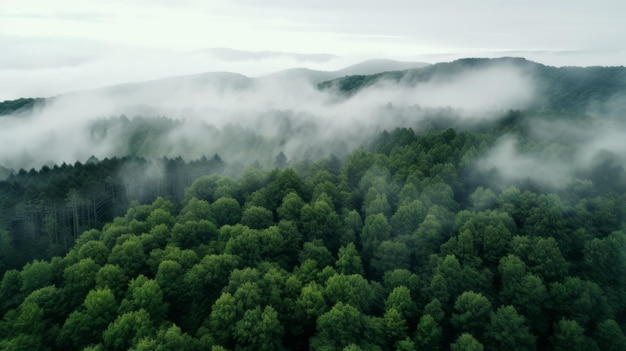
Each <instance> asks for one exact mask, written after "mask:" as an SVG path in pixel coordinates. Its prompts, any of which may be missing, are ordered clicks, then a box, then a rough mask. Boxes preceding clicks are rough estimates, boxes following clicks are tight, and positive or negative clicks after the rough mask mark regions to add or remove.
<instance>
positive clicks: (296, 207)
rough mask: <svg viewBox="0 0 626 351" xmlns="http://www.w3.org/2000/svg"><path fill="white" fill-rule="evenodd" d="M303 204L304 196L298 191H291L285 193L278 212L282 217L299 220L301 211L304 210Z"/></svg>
mask: <svg viewBox="0 0 626 351" xmlns="http://www.w3.org/2000/svg"><path fill="white" fill-rule="evenodd" d="M303 206H304V201H303V200H302V198H300V196H299V195H298V194H297V193H296V192H290V193H288V194H287V195H285V197H284V198H283V201H282V203H281V205H280V206H279V207H278V209H277V210H276V212H278V217H279V218H280V219H284V220H289V221H297V220H299V219H300V211H302V207H303Z"/></svg>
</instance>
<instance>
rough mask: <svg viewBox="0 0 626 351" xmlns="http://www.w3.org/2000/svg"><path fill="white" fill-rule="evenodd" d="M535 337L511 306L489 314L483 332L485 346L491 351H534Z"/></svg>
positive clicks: (522, 318)
mask: <svg viewBox="0 0 626 351" xmlns="http://www.w3.org/2000/svg"><path fill="white" fill-rule="evenodd" d="M535 339H536V338H535V336H534V335H532V334H531V333H530V331H529V330H528V327H527V326H526V323H525V319H524V317H523V316H521V315H519V314H518V313H517V311H516V310H515V307H513V306H501V307H500V308H498V310H497V311H496V312H495V313H493V312H492V313H491V317H490V323H489V324H488V325H487V331H486V332H485V340H486V345H487V347H488V348H489V349H493V350H535Z"/></svg>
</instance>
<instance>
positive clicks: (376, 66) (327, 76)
mask: <svg viewBox="0 0 626 351" xmlns="http://www.w3.org/2000/svg"><path fill="white" fill-rule="evenodd" d="M428 65H429V64H428V63H424V62H403V61H394V60H384V59H375V60H368V61H364V62H361V63H357V64H355V65H352V66H348V67H346V68H343V69H340V70H338V71H318V70H313V69H308V68H292V69H287V70H284V71H279V72H276V73H273V74H270V75H267V76H264V77H261V78H260V79H283V78H287V79H296V78H299V79H304V80H307V81H309V82H311V83H313V84H318V83H321V82H324V81H327V80H332V79H336V78H339V77H343V76H350V75H370V74H376V73H381V72H390V71H402V70H407V69H413V68H421V67H425V66H428Z"/></svg>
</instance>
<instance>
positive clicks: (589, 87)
mask: <svg viewBox="0 0 626 351" xmlns="http://www.w3.org/2000/svg"><path fill="white" fill-rule="evenodd" d="M497 66H500V67H508V68H515V69H516V70H517V71H518V72H519V73H521V74H522V75H523V76H524V77H525V78H527V79H531V80H532V81H533V84H534V85H535V89H536V90H537V93H538V94H537V95H538V96H537V97H536V98H535V99H533V101H532V103H530V104H528V105H527V106H526V107H527V108H531V109H534V110H548V111H569V112H578V113H584V112H588V111H589V108H590V104H591V105H593V104H596V106H595V107H596V108H604V109H605V110H604V111H603V112H607V110H606V108H607V106H612V107H616V106H615V105H611V104H608V105H607V103H610V102H611V100H613V99H615V98H620V99H623V98H624V96H623V94H624V91H625V90H626V68H625V67H623V66H618V67H600V66H596V67H552V66H546V65H543V64H540V63H536V62H533V61H529V60H526V59H524V58H518V57H503V58H495V59H484V58H466V59H460V60H456V61H453V62H445V63H437V64H434V65H430V66H427V67H423V68H416V69H410V70H405V71H394V72H382V73H378V74H372V75H353V76H347V77H341V78H336V79H333V80H329V81H325V82H322V83H319V84H318V88H319V89H321V90H332V89H336V90H337V91H339V92H341V93H342V94H344V95H347V96H353V95H355V94H357V93H358V92H360V91H363V90H365V89H366V88H368V87H372V86H375V85H376V84H380V83H381V82H393V83H395V84H401V85H405V86H416V85H419V84H423V83H429V82H433V81H435V82H446V81H453V80H455V79H457V78H458V76H459V75H462V74H466V73H467V72H472V71H481V70H485V69H490V68H493V67H497ZM501 86H502V87H503V88H506V84H501ZM622 102H623V101H622ZM620 105H621V106H620V108H621V109H622V110H621V112H624V111H623V104H620Z"/></svg>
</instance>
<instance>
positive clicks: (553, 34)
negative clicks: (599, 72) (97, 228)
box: [0, 0, 626, 101]
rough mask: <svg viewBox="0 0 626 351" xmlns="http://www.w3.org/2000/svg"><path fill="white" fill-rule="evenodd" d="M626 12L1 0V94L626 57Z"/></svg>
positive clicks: (500, 3) (326, 1) (535, 5)
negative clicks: (375, 62) (389, 67)
mask: <svg viewBox="0 0 626 351" xmlns="http://www.w3.org/2000/svg"><path fill="white" fill-rule="evenodd" d="M625 13H626V2H624V1H614V0H607V1H604V0H603V1H598V0H596V1H576V0H569V1H564V0H553V1H537V0H524V1H517V0H516V1H504V0H472V1H467V0H457V1H454V0H437V1H422V0H385V1H373V0H358V1H357V0H345V1H342V0H333V1H330V0H315V1H308V0H298V1H295V0H263V1H261V0H208V1H200V0H155V1H148V0H108V1H96V0H0V101H1V100H5V99H13V98H18V97H23V96H51V95H56V94H60V93H63V92H67V91H75V90H81V89H90V88H97V87H101V86H106V85H112V84H119V83H123V82H131V81H141V80H150V79H157V78H162V77H168V76H175V75H181V74H192V73H200V72H210V71H232V72H238V73H242V74H245V75H248V76H259V75H264V74H269V73H272V72H275V71H279V70H282V69H287V68H293V67H307V68H312V69H322V70H336V69H340V68H343V67H345V66H347V65H350V64H354V63H357V62H359V61H363V60H366V59H372V58H388V59H396V60H402V61H422V62H429V63H436V62H441V61H450V60H453V59H456V58H461V57H499V56H523V57H526V58H528V59H531V60H534V61H538V62H541V63H544V64H549V65H555V66H562V65H576V66H590V65H612V66H614V65H624V63H625V62H626V41H625V40H624V38H626V24H625V23H624V21H623V16H624V14H625ZM214 48H230V49H235V50H241V51H244V52H240V53H237V54H235V55H232V54H231V55H223V52H222V51H215V50H209V49H214ZM245 51H249V52H251V53H247V54H246V52H245ZM259 51H272V52H280V53H285V54H283V55H279V54H263V55H260V54H258V53H257V54H254V53H253V52H259ZM220 53H222V54H220ZM294 54H328V55H334V56H310V57H308V56H303V55H300V56H296V55H294Z"/></svg>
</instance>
